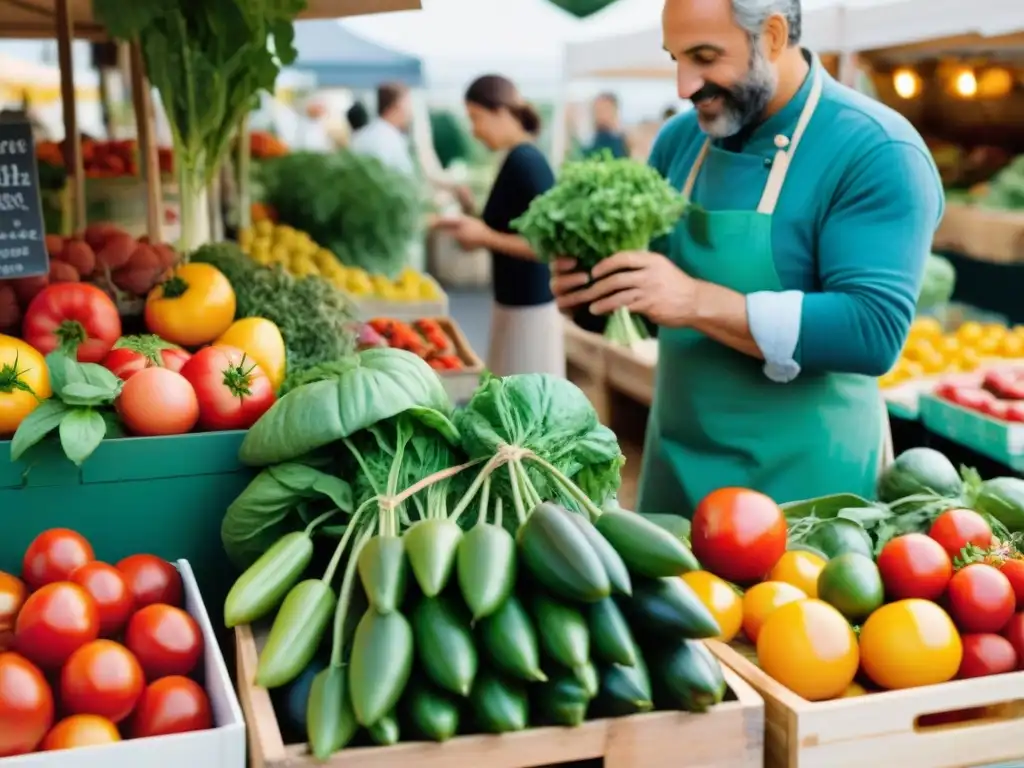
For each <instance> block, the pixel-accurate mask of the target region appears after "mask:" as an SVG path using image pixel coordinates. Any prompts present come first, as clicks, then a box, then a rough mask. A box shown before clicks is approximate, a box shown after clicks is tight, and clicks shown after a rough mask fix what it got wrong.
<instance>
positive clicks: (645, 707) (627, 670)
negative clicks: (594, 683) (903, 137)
mask: <svg viewBox="0 0 1024 768" xmlns="http://www.w3.org/2000/svg"><path fill="white" fill-rule="evenodd" d="M653 708H654V702H653V695H652V694H651V680H650V678H649V677H648V675H647V665H646V664H645V663H644V660H643V658H642V657H641V658H638V659H637V663H636V664H634V665H633V666H631V667H627V666H624V665H622V664H612V665H611V666H609V667H607V668H605V670H604V672H603V673H602V674H601V689H600V691H599V692H598V694H597V698H596V699H594V705H593V710H594V714H595V715H598V716H599V717H626V716H627V715H636V714H639V713H640V712H650V711H651V709H653Z"/></svg>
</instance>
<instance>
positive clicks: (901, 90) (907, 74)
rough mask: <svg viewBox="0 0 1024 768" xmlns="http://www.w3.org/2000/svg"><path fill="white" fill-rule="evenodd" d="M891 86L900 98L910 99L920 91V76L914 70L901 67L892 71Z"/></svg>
mask: <svg viewBox="0 0 1024 768" xmlns="http://www.w3.org/2000/svg"><path fill="white" fill-rule="evenodd" d="M892 87H893V88H894V89H895V91H896V95H897V96H899V97H900V98H901V99H912V98H914V97H915V96H917V94H918V93H920V91H921V78H920V77H918V75H917V72H915V71H914V70H912V69H908V68H906V67H903V68H901V69H897V70H896V71H895V72H893V74H892Z"/></svg>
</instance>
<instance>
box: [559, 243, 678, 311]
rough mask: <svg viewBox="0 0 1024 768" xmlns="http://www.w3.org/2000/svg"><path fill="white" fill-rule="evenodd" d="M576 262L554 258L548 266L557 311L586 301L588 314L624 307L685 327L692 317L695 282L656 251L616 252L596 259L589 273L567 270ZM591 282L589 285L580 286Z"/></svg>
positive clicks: (583, 303)
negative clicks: (557, 307) (552, 276)
mask: <svg viewBox="0 0 1024 768" xmlns="http://www.w3.org/2000/svg"><path fill="white" fill-rule="evenodd" d="M575 263H576V262H574V261H573V260H572V259H558V260H557V261H555V262H554V263H553V264H552V269H553V270H554V272H555V277H554V279H553V280H552V281H551V292H552V293H554V294H555V296H556V297H557V299H558V306H559V308H561V309H571V308H573V307H578V306H581V305H585V304H586V305H589V308H590V311H591V312H592V313H593V314H595V315H608V314H611V313H612V312H614V311H615V310H616V309H619V308H620V307H625V308H626V309H628V310H629V311H630V312H634V313H638V314H641V315H645V316H646V317H648V318H649V319H650V320H652V321H653V322H655V323H657V324H658V325H664V326H668V327H683V326H686V325H688V324H689V323H690V321H691V320H692V318H693V315H694V308H695V305H696V298H697V286H698V283H697V281H696V280H694V279H693V278H692V277H690V276H689V275H687V274H686V273H685V272H683V271H682V270H681V269H679V267H677V266H676V265H675V264H673V263H672V262H671V261H669V260H668V259H667V258H666V257H664V256H662V255H661V254H660V253H650V252H648V251H626V252H624V253H617V254H615V255H614V256H611V257H609V258H607V259H602V260H601V261H600V262H598V264H597V266H595V267H594V269H593V270H592V271H591V273H590V275H589V276H588V275H587V274H585V273H582V272H575V273H574V272H571V271H570V270H572V269H573V267H574V266H575ZM590 280H593V281H594V283H593V285H591V286H590V287H589V288H582V287H583V286H585V285H586V284H587V283H588V282H590ZM581 288H582V290H580V289H581Z"/></svg>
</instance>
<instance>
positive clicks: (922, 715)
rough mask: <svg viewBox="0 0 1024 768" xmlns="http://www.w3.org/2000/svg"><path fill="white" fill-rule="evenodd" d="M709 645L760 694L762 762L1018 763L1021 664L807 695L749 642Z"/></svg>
mask: <svg viewBox="0 0 1024 768" xmlns="http://www.w3.org/2000/svg"><path fill="white" fill-rule="evenodd" d="M708 646H709V647H710V649H711V651H712V652H713V653H714V654H715V655H716V656H717V657H718V658H719V659H720V660H721V661H722V663H724V664H725V665H726V666H727V667H729V668H731V669H732V670H733V671H735V672H736V673H737V674H739V676H740V677H741V678H743V679H744V680H745V681H746V682H748V683H750V685H751V686H753V688H754V689H755V690H757V692H758V693H760V694H761V696H762V697H763V698H764V705H765V744H764V747H765V749H764V765H765V766H766V768H862V767H863V766H875V767H876V768H888V766H897V765H907V766H913V767H914V768H966V766H982V765H986V764H991V763H996V762H1000V761H1006V760H1014V762H1013V763H1012V765H1016V766H1020V765H1024V760H1022V759H1021V758H1024V672H1013V673H1011V674H1007V675H995V676H992V677H981V678H976V679H973V680H958V681H954V682H951V683H945V684H943V685H931V686H926V687H923V688H913V689H909V690H904V691H887V692H884V693H871V694H868V695H866V696H858V697H854V698H848V699H836V700H833V701H823V702H810V701H807V700H806V699H804V698H802V697H800V696H797V695H796V694H795V693H793V692H792V691H791V690H789V689H788V688H786V687H785V686H783V685H782V684H781V683H779V682H777V681H776V680H774V679H773V678H771V677H769V676H768V675H767V674H765V673H764V672H762V671H761V669H760V668H759V667H758V666H757V665H756V664H755V663H754V662H753V661H751V660H750V659H749V658H748V655H749V654H750V653H751V652H752V649H750V648H749V647H746V648H744V647H743V646H736V647H734V646H731V645H724V644H722V643H718V642H713V641H712V642H709V643H708ZM953 713H956V714H955V715H954V714H953ZM943 721H945V722H943Z"/></svg>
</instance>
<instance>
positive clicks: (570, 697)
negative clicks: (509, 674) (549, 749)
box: [530, 672, 594, 727]
mask: <svg viewBox="0 0 1024 768" xmlns="http://www.w3.org/2000/svg"><path fill="white" fill-rule="evenodd" d="M593 697H594V696H593V694H592V693H590V692H588V691H587V689H586V688H585V687H584V685H583V684H582V683H581V682H580V681H579V680H577V679H576V677H574V676H573V675H572V674H571V673H567V672H562V673H560V674H558V675H555V676H552V677H551V678H550V679H549V680H548V682H546V683H542V684H541V685H538V686H535V691H534V694H533V696H531V699H530V704H531V709H532V710H533V712H534V713H535V717H536V719H537V720H538V721H539V722H541V723H544V724H545V725H564V726H569V727H575V726H577V725H579V724H580V723H582V722H583V721H584V720H585V719H586V717H587V707H589V706H590V700H591V699H592V698H593Z"/></svg>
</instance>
